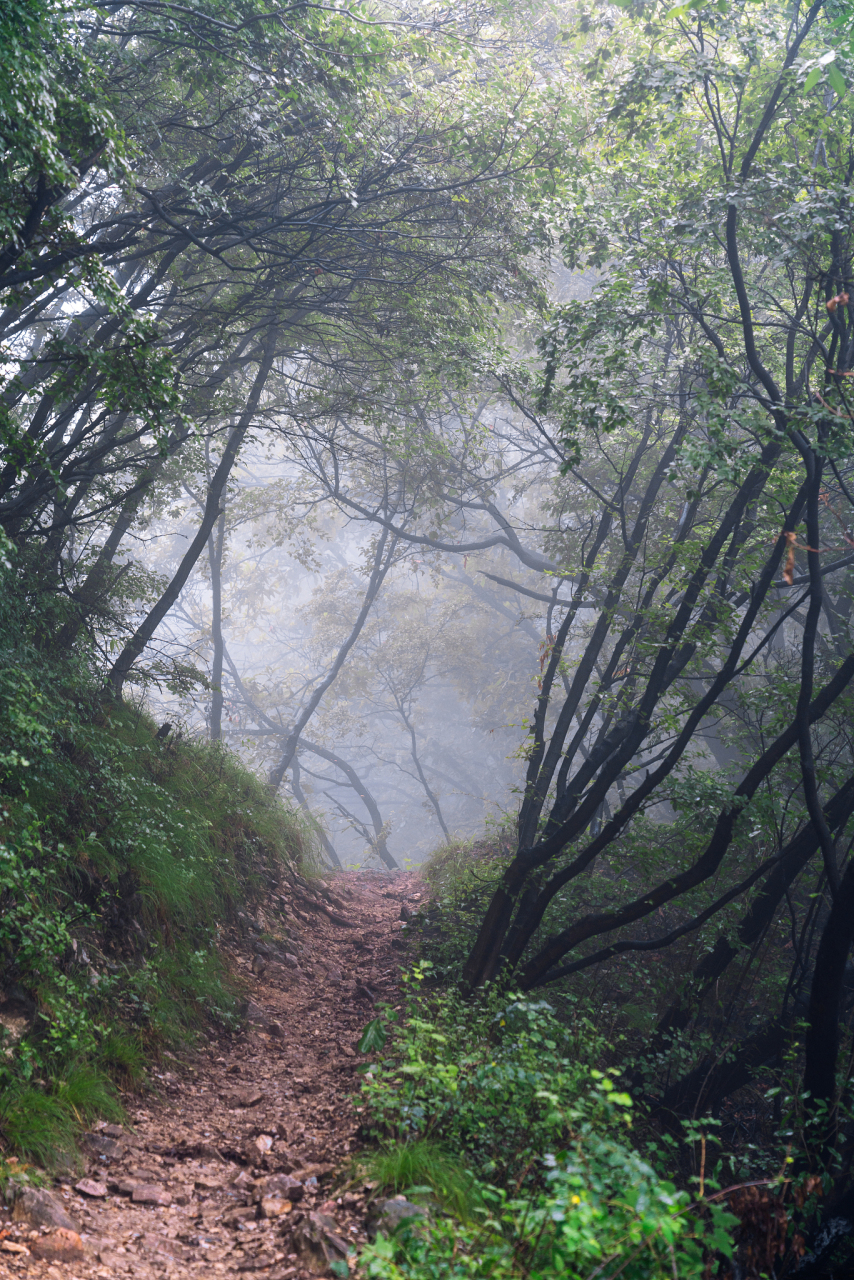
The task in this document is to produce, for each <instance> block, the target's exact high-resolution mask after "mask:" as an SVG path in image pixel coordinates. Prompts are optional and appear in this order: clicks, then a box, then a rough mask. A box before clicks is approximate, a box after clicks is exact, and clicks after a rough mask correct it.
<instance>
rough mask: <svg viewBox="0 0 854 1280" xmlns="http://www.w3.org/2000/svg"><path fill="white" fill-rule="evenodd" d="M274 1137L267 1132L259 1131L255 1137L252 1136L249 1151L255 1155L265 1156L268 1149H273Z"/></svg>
mask: <svg viewBox="0 0 854 1280" xmlns="http://www.w3.org/2000/svg"><path fill="white" fill-rule="evenodd" d="M273 1142H274V1139H273V1138H271V1137H270V1135H269V1133H259V1134H258V1137H257V1138H253V1139H252V1141H251V1142H250V1143H249V1151H250V1152H251V1153H254V1154H255V1155H259V1156H265V1155H266V1154H267V1153H268V1151H272V1150H273Z"/></svg>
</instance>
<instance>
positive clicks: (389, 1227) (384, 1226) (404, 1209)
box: [371, 1196, 428, 1235]
mask: <svg viewBox="0 0 854 1280" xmlns="http://www.w3.org/2000/svg"><path fill="white" fill-rule="evenodd" d="M427 1217H428V1214H427V1210H426V1209H424V1208H422V1206H421V1205H418V1204H412V1203H411V1201H409V1200H407V1199H406V1196H395V1197H394V1198H393V1199H392V1200H381V1201H380V1202H379V1204H378V1205H377V1206H376V1209H375V1212H374V1215H373V1220H372V1223H371V1227H372V1232H371V1234H376V1233H380V1234H382V1235H388V1234H389V1232H391V1231H394V1230H396V1228H397V1227H399V1226H400V1224H401V1222H405V1221H406V1219H407V1218H422V1219H426V1218H427Z"/></svg>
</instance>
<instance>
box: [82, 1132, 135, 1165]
mask: <svg viewBox="0 0 854 1280" xmlns="http://www.w3.org/2000/svg"><path fill="white" fill-rule="evenodd" d="M82 1143H83V1146H84V1147H86V1149H87V1150H88V1151H91V1152H92V1154H93V1155H96V1156H105V1157H106V1159H107V1160H117V1159H118V1158H119V1156H121V1155H124V1153H125V1150H126V1148H127V1143H126V1142H125V1141H122V1140H117V1139H116V1138H110V1137H108V1136H107V1135H106V1134H105V1133H84V1134H83V1138H82Z"/></svg>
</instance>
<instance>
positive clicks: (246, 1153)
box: [0, 872, 423, 1280]
mask: <svg viewBox="0 0 854 1280" xmlns="http://www.w3.org/2000/svg"><path fill="white" fill-rule="evenodd" d="M330 884H331V889H332V895H333V897H337V899H338V902H339V906H336V905H335V903H334V902H333V903H332V905H331V907H330V911H329V913H328V914H327V915H323V914H319V913H317V912H313V913H311V914H308V913H304V912H303V911H301V910H300V906H301V904H300V901H299V899H298V898H297V899H293V898H290V899H288V898H282V899H279V898H275V899H274V900H273V903H272V904H271V906H270V908H269V909H267V910H266V911H265V912H263V913H259V917H258V918H257V920H255V921H250V920H249V918H248V917H247V918H246V919H245V920H244V921H243V930H242V936H238V934H237V933H236V932H235V933H234V934H233V935H232V936H231V937H230V938H229V939H226V948H227V949H228V950H230V951H231V953H232V956H233V960H234V963H235V965H236V966H237V967H238V968H239V970H240V972H241V974H242V975H243V976H244V977H245V979H246V981H247V988H248V990H249V992H250V1003H249V1009H248V1017H249V1019H250V1025H249V1026H248V1028H247V1030H246V1031H245V1032H243V1033H241V1034H239V1035H235V1036H225V1035H223V1036H220V1037H212V1038H211V1039H210V1041H209V1042H208V1044H207V1045H206V1047H204V1048H203V1049H196V1050H195V1051H194V1052H193V1053H187V1054H184V1055H182V1059H181V1061H178V1060H177V1059H171V1060H166V1061H165V1063H164V1064H162V1065H161V1066H160V1068H159V1069H158V1070H157V1071H156V1074H155V1076H154V1079H153V1080H152V1083H153V1084H155V1085H156V1086H158V1087H159V1092H158V1093H157V1094H153V1093H150V1094H148V1095H147V1096H146V1097H145V1098H144V1099H142V1100H141V1101H140V1100H137V1101H136V1102H131V1103H130V1104H129V1108H128V1113H129V1120H130V1122H131V1124H130V1125H128V1126H127V1127H126V1128H125V1129H120V1128H118V1127H116V1126H109V1125H108V1126H103V1125H102V1126H100V1127H97V1128H96V1129H95V1130H94V1131H93V1133H92V1134H91V1135H90V1136H89V1138H88V1147H87V1152H88V1155H87V1167H86V1169H85V1170H84V1171H80V1172H75V1173H74V1174H69V1175H68V1176H67V1178H66V1180H65V1181H63V1180H57V1181H56V1182H55V1184H54V1185H53V1187H51V1188H49V1190H50V1193H51V1196H50V1197H48V1199H49V1200H50V1203H49V1204H48V1205H47V1207H46V1208H45V1207H42V1208H40V1207H39V1206H38V1205H37V1204H35V1203H33V1202H30V1203H29V1205H28V1206H25V1204H24V1202H23V1201H22V1200H19V1201H18V1204H17V1210H16V1212H17V1214H18V1217H19V1221H17V1222H16V1221H14V1220H13V1219H12V1216H11V1214H10V1213H9V1211H6V1212H5V1213H3V1214H2V1215H0V1236H2V1239H0V1276H3V1277H16V1278H19V1277H27V1278H29V1277H32V1278H33V1280H35V1278H36V1277H38V1278H41V1277H50V1280H90V1278H92V1277H96V1276H97V1277H107V1276H121V1277H123V1276H131V1277H140V1280H144V1278H147V1277H155V1276H156V1277H158V1278H159V1277H163V1276H167V1277H176V1278H177V1277H184V1276H193V1277H208V1276H210V1277H214V1276H216V1277H220V1276H236V1275H238V1274H239V1275H245V1276H247V1277H248V1278H249V1280H251V1277H253V1276H258V1277H266V1278H268V1280H283V1278H284V1277H288V1280H291V1278H293V1280H303V1278H304V1277H308V1276H310V1275H318V1274H331V1272H330V1271H329V1261H330V1260H331V1259H334V1258H335V1256H336V1252H340V1250H341V1248H342V1247H343V1246H342V1244H341V1242H342V1241H347V1242H349V1243H354V1244H357V1243H358V1242H360V1241H362V1240H364V1237H365V1215H366V1191H367V1189H366V1188H365V1187H364V1186H353V1187H351V1188H350V1189H349V1190H347V1191H346V1192H345V1193H344V1194H335V1195H333V1187H336V1188H342V1187H343V1183H344V1179H343V1178H342V1176H341V1174H342V1171H344V1172H346V1171H347V1168H348V1157H349V1154H350V1152H351V1151H353V1150H355V1149H356V1148H357V1146H358V1142H357V1137H356V1135H357V1130H358V1126H359V1116H358V1114H357V1112H356V1110H355V1109H354V1105H353V1103H352V1102H351V1100H350V1099H351V1096H352V1094H353V1093H354V1091H355V1089H356V1086H357V1075H356V1068H357V1066H358V1063H359V1058H358V1056H357V1054H356V1052H355V1046H356V1042H357V1041H358V1038H359V1035H360V1033H361V1030H362V1028H363V1027H364V1025H365V1023H366V1022H367V1021H368V1020H369V1019H370V1018H371V1017H372V1016H373V1005H372V1001H373V1000H377V1001H388V1002H389V1003H391V1004H397V1002H398V972H399V968H400V964H401V960H402V959H403V958H404V956H405V946H406V944H405V941H404V938H403V935H402V933H401V927H402V926H401V923H400V916H401V906H402V904H403V903H407V904H408V905H409V906H410V907H411V908H417V905H418V902H419V900H420V898H421V895H422V892H423V890H422V885H421V884H420V882H419V881H418V878H417V875H416V874H414V873H412V874H400V875H395V876H391V875H379V874H374V873H369V872H360V873H350V874H347V875H342V876H339V877H337V878H336V879H335V880H334V881H332V882H330ZM302 905H305V904H302ZM330 915H331V916H335V915H338V916H345V917H346V918H349V919H350V920H352V921H353V922H355V923H356V927H355V928H347V927H345V926H344V925H342V924H340V923H336V922H334V920H333V919H332V918H330ZM259 926H260V928H261V929H262V930H263V931H264V932H265V934H266V935H269V934H273V935H274V936H277V937H278V938H279V939H280V945H279V947H278V951H279V956H278V957H277V956H272V957H271V956H269V955H264V954H263V951H264V950H265V944H264V943H263V942H262V941H260V940H259V938H258V932H259ZM276 949H277V948H272V950H276ZM266 950H268V951H269V950H271V948H270V947H267V948H266ZM283 952H285V953H289V955H287V954H286V956H285V959H284V963H283V962H282V953H283ZM295 962H296V963H298V966H299V967H298V968H295V967H293V966H294V964H295ZM265 966H266V967H265ZM60 1204H61V1205H62V1206H64V1208H65V1210H66V1211H67V1213H68V1214H69V1215H70V1217H71V1218H72V1219H73V1222H72V1223H71V1224H68V1226H69V1229H70V1227H71V1226H76V1227H77V1230H78V1233H79V1237H80V1239H81V1240H82V1245H83V1248H82V1250H81V1247H80V1243H79V1242H76V1241H75V1240H73V1239H72V1237H71V1235H70V1234H67V1231H66V1233H64V1232H63V1231H62V1230H61V1229H59V1230H58V1229H57V1226H58V1225H59V1220H58V1218H57V1217H56V1214H55V1213H54V1209H59V1208H60ZM51 1215H53V1217H54V1226H53V1227H52V1228H48V1227H47V1226H45V1225H42V1226H41V1227H36V1226H35V1225H34V1222H35V1220H36V1219H37V1218H38V1217H39V1216H51ZM264 1215H266V1216H264ZM63 1249H65V1254H64V1256H62V1250H63ZM22 1250H26V1252H22ZM51 1251H52V1252H53V1258H52V1259H51V1257H50V1254H51ZM39 1255H41V1256H39Z"/></svg>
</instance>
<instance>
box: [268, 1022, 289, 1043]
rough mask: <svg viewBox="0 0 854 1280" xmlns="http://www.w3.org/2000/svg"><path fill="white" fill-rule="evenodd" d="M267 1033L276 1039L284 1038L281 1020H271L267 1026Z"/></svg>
mask: <svg viewBox="0 0 854 1280" xmlns="http://www.w3.org/2000/svg"><path fill="white" fill-rule="evenodd" d="M267 1035H269V1036H273V1037H274V1039H276V1040H284V1038H285V1028H284V1027H283V1026H282V1024H281V1022H271V1023H270V1025H269V1027H268V1028H267Z"/></svg>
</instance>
